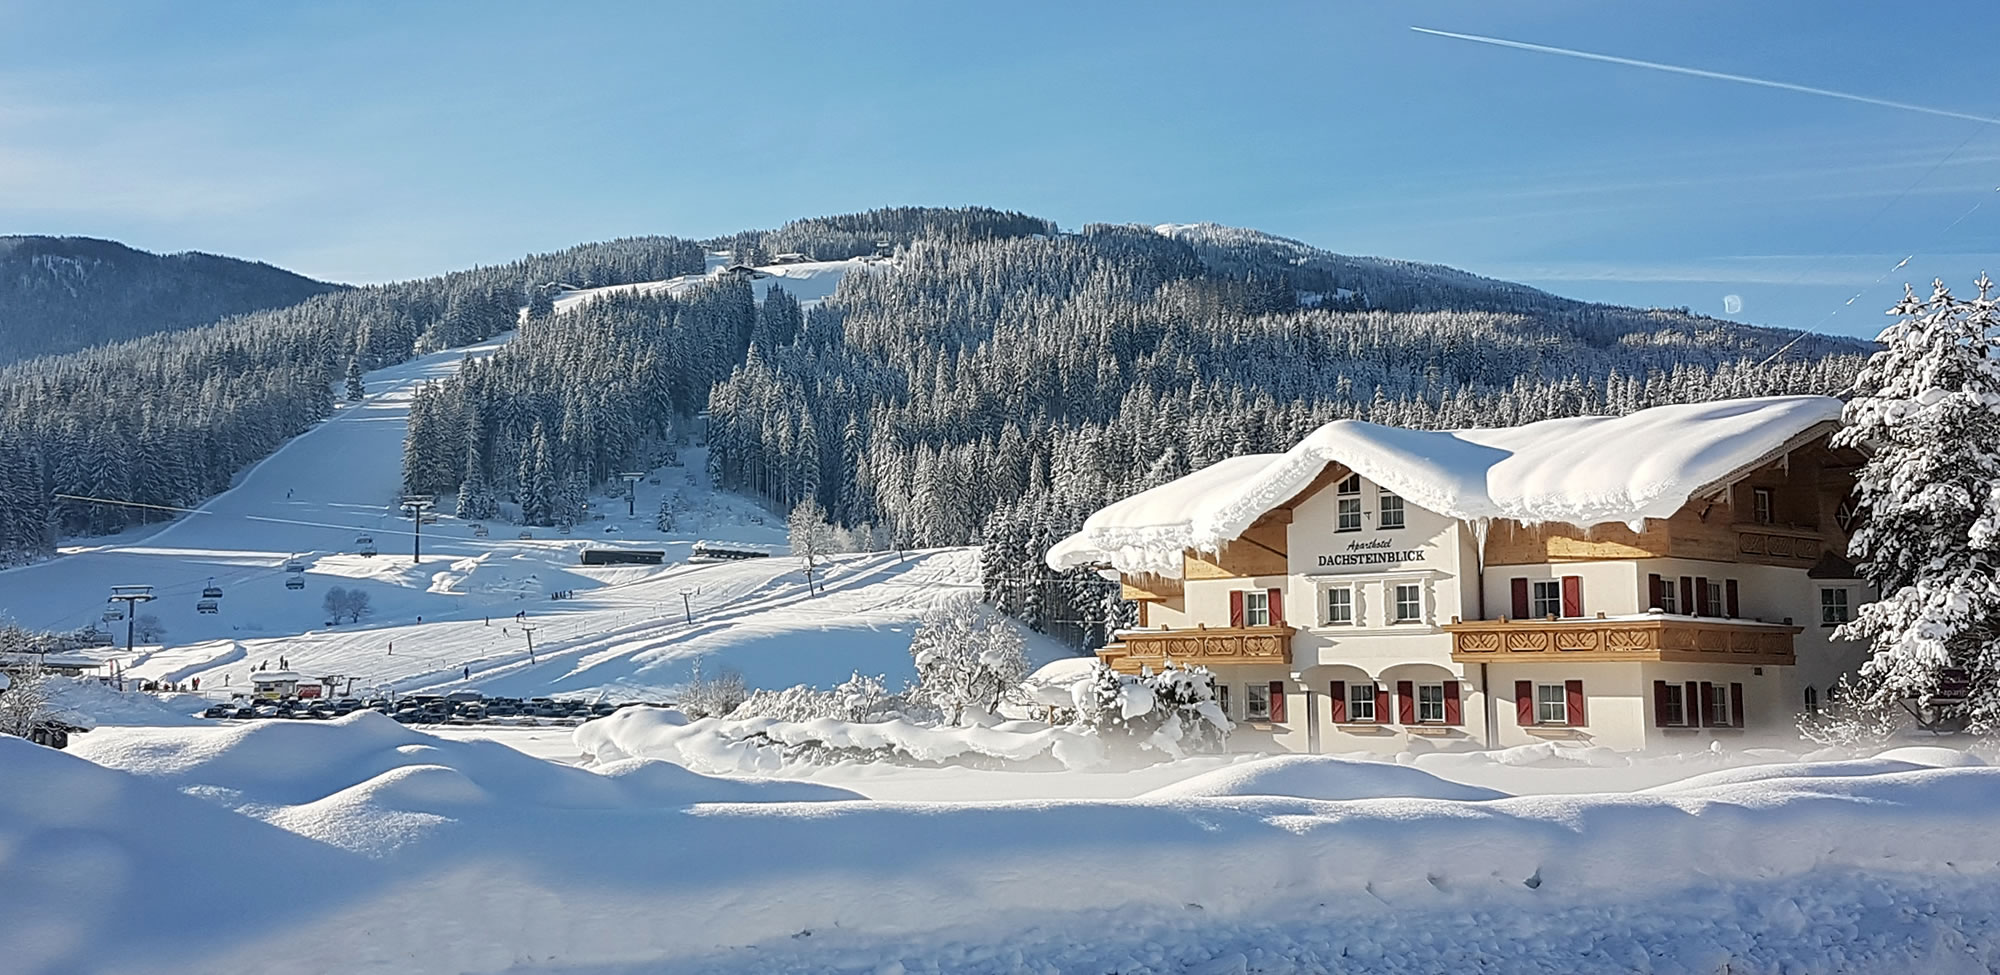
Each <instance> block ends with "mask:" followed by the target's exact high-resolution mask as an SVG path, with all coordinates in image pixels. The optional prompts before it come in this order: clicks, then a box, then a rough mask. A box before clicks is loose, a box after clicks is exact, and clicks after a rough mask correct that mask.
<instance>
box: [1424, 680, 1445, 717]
mask: <svg viewBox="0 0 2000 975" xmlns="http://www.w3.org/2000/svg"><path fill="white" fill-rule="evenodd" d="M1432 692H1436V699H1435V700H1430V699H1427V698H1428V696H1429V695H1430V694H1431V693H1432ZM1417 723H1418V724H1444V684H1442V683H1437V684H1418V685H1417Z"/></svg>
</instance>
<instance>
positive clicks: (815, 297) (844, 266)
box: [555, 254, 890, 313]
mask: <svg viewBox="0 0 2000 975" xmlns="http://www.w3.org/2000/svg"><path fill="white" fill-rule="evenodd" d="M727 263H728V262H727V260H726V259H725V258H724V257H723V256H722V255H719V254H710V255H709V257H708V268H707V271H706V272H705V273H702V274H684V275H681V276H680V277H677V278H668V279H666V280H664V281H645V282H640V283H637V284H614V285H607V286H605V287H602V288H584V289H580V290H577V291H571V292H569V293H567V294H564V295H563V296H562V297H559V298H557V299H556V300H555V310H556V312H557V313H562V312H566V311H569V310H570V309H572V308H576V307H578V306H580V305H582V304H584V303H586V302H590V301H595V300H596V299H598V298H600V297H603V296H604V295H607V294H614V293H621V292H631V293H636V294H642V295H652V294H669V295H677V294H680V293H681V292H683V291H686V290H687V289H689V288H692V287H694V286H695V285H697V284H700V283H701V282H703V281H706V280H708V279H710V278H711V277H714V276H716V275H718V274H721V273H722V271H723V268H724V266H725V265H726V264H727ZM885 266H890V262H889V261H888V260H887V259H886V258H868V257H858V258H852V259H849V260H844V261H806V262H802V263H798V264H771V265H766V266H763V267H759V268H757V274H756V276H755V277H754V278H752V279H751V282H750V287H751V288H752V289H754V290H755V291H756V293H757V300H758V301H763V300H764V296H765V295H766V294H768V293H770V290H771V286H772V285H774V284H776V285H782V286H783V287H784V289H785V291H786V292H788V293H790V294H791V296H792V297H794V298H797V299H798V301H799V304H800V305H801V306H803V307H805V308H811V307H812V306H814V305H817V304H819V303H820V302H821V301H824V300H826V299H827V298H831V297H833V290H834V289H835V288H837V287H839V286H840V281H841V279H842V278H844V277H846V276H847V275H848V274H849V273H851V272H854V271H860V270H866V269H868V268H871V267H885Z"/></svg>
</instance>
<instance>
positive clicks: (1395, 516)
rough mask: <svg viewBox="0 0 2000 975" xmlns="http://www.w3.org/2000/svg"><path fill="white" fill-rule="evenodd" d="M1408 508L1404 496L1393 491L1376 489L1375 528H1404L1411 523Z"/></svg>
mask: <svg viewBox="0 0 2000 975" xmlns="http://www.w3.org/2000/svg"><path fill="white" fill-rule="evenodd" d="M1408 519H1409V516H1408V506H1407V505H1405V504H1404V503H1403V496H1402V495H1400V494H1396V493H1395V492H1393V491H1384V490H1382V489H1380V488H1377V489H1376V494H1375V527H1377V528H1384V529H1393V528H1402V527H1405V526H1406V525H1407V524H1408V523H1409V520H1408Z"/></svg>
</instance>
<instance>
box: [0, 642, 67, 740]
mask: <svg viewBox="0 0 2000 975" xmlns="http://www.w3.org/2000/svg"><path fill="white" fill-rule="evenodd" d="M0 678H4V680H0V684H4V685H5V689H4V690H0V734H5V735H14V736H16V737H20V738H27V737H30V736H31V735H32V734H33V733H34V731H35V729H36V728H37V727H39V726H41V725H42V724H44V723H46V722H48V721H49V720H50V719H52V718H54V717H55V716H56V708H55V704H54V703H53V702H52V701H51V700H50V697H49V680H50V675H49V672H48V671H46V670H44V669H42V665H41V663H40V662H39V661H36V660H34V659H33V658H30V661H29V663H28V664H27V665H26V666H23V667H19V668H16V669H15V670H13V671H12V672H10V673H7V674H0Z"/></svg>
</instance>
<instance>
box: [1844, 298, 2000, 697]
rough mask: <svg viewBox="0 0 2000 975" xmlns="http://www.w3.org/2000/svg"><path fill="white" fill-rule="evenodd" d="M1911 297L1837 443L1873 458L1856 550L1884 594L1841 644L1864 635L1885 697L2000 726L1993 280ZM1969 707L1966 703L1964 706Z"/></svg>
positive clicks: (1866, 676)
mask: <svg viewBox="0 0 2000 975" xmlns="http://www.w3.org/2000/svg"><path fill="white" fill-rule="evenodd" d="M1978 288H1979V296H1978V297H1977V298H1974V299H1971V300H1965V299H1960V298H1957V297H1954V296H1953V295H1952V294H1951V292H1950V291H1949V290H1948V289H1946V288H1945V286H1944V282H1943V281H1937V282H1934V284H1933V286H1932V292H1931V295H1930V297H1929V298H1918V297H1917V296H1916V295H1915V294H1914V293H1912V292H1910V291H1909V290H1908V289H1907V288H1906V289H1905V295H1904V298H1903V300H1902V301H1901V302H1900V303H1898V304H1897V305H1896V307H1895V308H1894V309H1892V310H1891V313H1892V314H1894V315H1897V316H1899V318H1900V320H1899V321H1898V322H1897V323H1896V324H1894V325H1891V326H1890V327H1889V328H1888V329H1886V330H1884V331H1883V332H1882V334H1881V336H1880V337H1879V341H1880V342H1881V343H1882V345H1883V348H1882V350H1881V351H1880V352H1877V353H1875V355H1874V356H1872V357H1871V358H1870V359H1869V360H1868V363H1867V364H1866V365H1865V366H1863V367H1862V369H1861V373H1860V376H1859V377H1858V378H1857V379H1856V380H1855V388H1854V391H1855V394H1856V395H1855V397H1854V398H1853V400H1852V401H1850V402H1849V403H1848V406H1847V409H1846V417H1845V419H1846V421H1847V425H1846V427H1845V428H1844V429H1842V430H1841V431H1840V433H1839V434H1838V435H1837V436H1836V437H1835V440H1834V443H1835V444H1836V445H1851V446H1857V447H1861V448H1863V449H1864V450H1866V451H1868V452H1869V454H1870V456H1869V459H1868V462H1867V465H1866V466H1865V467H1864V468H1863V469H1862V471H1861V473H1860V475H1859V476H1858V477H1857V479H1856V485H1855V492H1856V495H1857V501H1858V502H1859V505H1860V509H1861V513H1862V516H1863V519H1864V520H1863V524H1862V526H1861V527H1860V528H1859V529H1857V530H1856V531H1855V533H1854V537H1853V540H1852V543H1851V545H1850V549H1849V552H1850V554H1851V555H1853V556H1855V557H1856V558H1857V559H1859V560H1860V571H1861V574H1862V576H1863V578H1865V579H1867V580H1868V581H1869V582H1870V583H1871V584H1873V585H1874V586H1875V587H1876V589H1877V590H1878V591H1879V592H1880V593H1881V598H1880V599H1879V600H1877V601H1876V602H1873V603H1870V604H1868V605H1865V606H1863V607H1861V609H1860V612H1859V613H1858V614H1857V616H1856V619H1855V620H1854V622H1852V623H1850V624H1848V625H1846V626H1844V627H1842V629H1841V630H1840V632H1839V634H1838V635H1839V636H1841V637H1844V638H1850V639H1865V640H1868V641H1869V642H1870V644H1871V645H1872V649H1873V651H1874V655H1873V656H1872V657H1871V658H1870V659H1869V661H1868V662H1867V664H1866V665H1865V666H1864V667H1863V669H1862V675H1863V681H1864V687H1865V689H1866V691H1867V693H1869V694H1870V695H1871V696H1872V697H1873V698H1874V699H1875V700H1877V701H1878V702H1879V701H1886V700H1892V699H1893V700H1906V699H1911V698H1914V699H1916V700H1917V701H1918V702H1919V703H1920V705H1921V706H1922V707H1923V708H1924V709H1925V710H1926V711H1927V712H1929V713H1931V714H1933V715H1935V716H1936V720H1937V721H1938V722H1939V723H1941V724H1944V725H1948V726H1963V727H1966V728H1968V729H1969V730H1973V731H1975V732H1991V731H1995V730H2000V354H1996V352H2000V350H1996V341H1997V339H1996V327H2000V315H1996V309H1995V303H1994V299H1993V295H1992V288H1993V283H1992V281H1991V280H1990V279H1988V278H1987V277H1986V276H1985V275H1981V276H1980V278H1979V282H1978ZM1961 695H1962V697H1963V699H1962V701H1960V700H1959V698H1960V697H1961Z"/></svg>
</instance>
